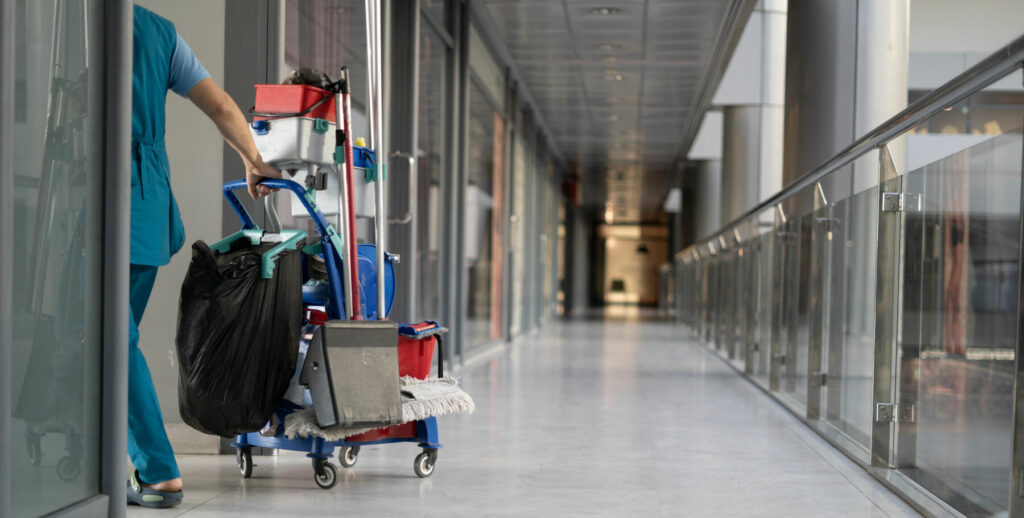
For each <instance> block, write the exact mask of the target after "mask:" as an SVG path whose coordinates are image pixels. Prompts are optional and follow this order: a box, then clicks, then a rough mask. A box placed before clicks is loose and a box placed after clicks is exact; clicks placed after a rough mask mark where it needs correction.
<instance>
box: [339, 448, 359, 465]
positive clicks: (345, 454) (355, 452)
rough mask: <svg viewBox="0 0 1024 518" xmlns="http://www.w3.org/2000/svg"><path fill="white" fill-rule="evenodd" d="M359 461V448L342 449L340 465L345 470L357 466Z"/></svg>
mask: <svg viewBox="0 0 1024 518" xmlns="http://www.w3.org/2000/svg"><path fill="white" fill-rule="evenodd" d="M357 460H359V446H346V447H344V448H342V449H341V455H338V464H341V467H343V468H351V467H352V466H355V465H356V461H357Z"/></svg>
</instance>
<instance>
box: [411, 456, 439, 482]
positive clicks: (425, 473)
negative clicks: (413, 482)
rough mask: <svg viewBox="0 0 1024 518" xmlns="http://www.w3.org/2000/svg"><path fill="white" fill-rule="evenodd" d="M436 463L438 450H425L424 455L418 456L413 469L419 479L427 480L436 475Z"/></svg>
mask: <svg viewBox="0 0 1024 518" xmlns="http://www.w3.org/2000/svg"><path fill="white" fill-rule="evenodd" d="M436 462H437V450H424V451H423V453H421V454H419V455H417V456H416V461H415V462H413V465H412V469H413V471H415V472H416V476H417V477H420V478H427V477H429V476H430V475H433V474H434V464H435V463H436Z"/></svg>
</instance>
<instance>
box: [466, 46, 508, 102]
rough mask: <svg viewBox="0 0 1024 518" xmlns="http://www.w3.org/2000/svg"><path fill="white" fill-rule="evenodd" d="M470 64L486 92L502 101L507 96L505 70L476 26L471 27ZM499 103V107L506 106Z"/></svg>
mask: <svg viewBox="0 0 1024 518" xmlns="http://www.w3.org/2000/svg"><path fill="white" fill-rule="evenodd" d="M469 65H470V67H471V68H472V69H473V74H474V75H475V76H476V77H477V78H478V79H480V82H481V83H482V84H483V86H484V88H485V89H486V92H487V93H488V94H490V95H491V98H492V99H495V100H499V101H502V100H504V98H505V72H504V71H503V70H502V68H501V66H499V65H498V62H497V60H495V59H494V56H493V55H492V54H491V50H490V48H488V47H487V44H486V43H484V40H483V39H482V38H481V37H480V33H479V32H477V30H476V27H474V26H470V28H469ZM504 107H505V106H504V104H502V103H499V105H498V108H499V109H501V108H504Z"/></svg>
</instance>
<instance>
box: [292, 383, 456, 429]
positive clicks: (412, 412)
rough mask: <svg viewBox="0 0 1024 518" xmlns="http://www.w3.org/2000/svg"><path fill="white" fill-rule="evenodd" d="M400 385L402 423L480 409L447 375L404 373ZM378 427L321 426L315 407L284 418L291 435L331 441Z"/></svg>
mask: <svg viewBox="0 0 1024 518" xmlns="http://www.w3.org/2000/svg"><path fill="white" fill-rule="evenodd" d="M399 388H401V390H402V423H408V422H411V421H419V420H422V419H426V418H428V417H437V416H441V415H447V414H472V413H473V411H474V410H476V404H475V403H473V399H472V398H471V397H469V394H466V392H465V391H463V390H462V389H460V388H459V383H458V380H456V379H455V378H450V377H448V376H445V377H444V378H429V379H425V380H421V379H417V378H413V377H411V376H404V377H402V378H401V379H400V380H399ZM376 429H377V427H371V428H365V427H346V426H333V427H330V428H320V427H319V426H318V425H317V424H316V411H315V410H314V409H313V408H312V407H311V408H304V409H302V410H299V411H296V412H294V413H292V414H289V415H288V417H286V418H285V422H284V435H285V437H287V438H289V439H294V438H296V437H301V438H303V439H305V438H308V437H321V438H323V439H325V440H328V441H339V440H341V439H344V438H346V437H351V436H353V435H359V434H361V433H365V432H369V431H371V430H376Z"/></svg>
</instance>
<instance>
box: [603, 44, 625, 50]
mask: <svg viewBox="0 0 1024 518" xmlns="http://www.w3.org/2000/svg"><path fill="white" fill-rule="evenodd" d="M621 48H622V45H618V44H615V43H602V44H600V45H598V46H597V50H619V49H621Z"/></svg>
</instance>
